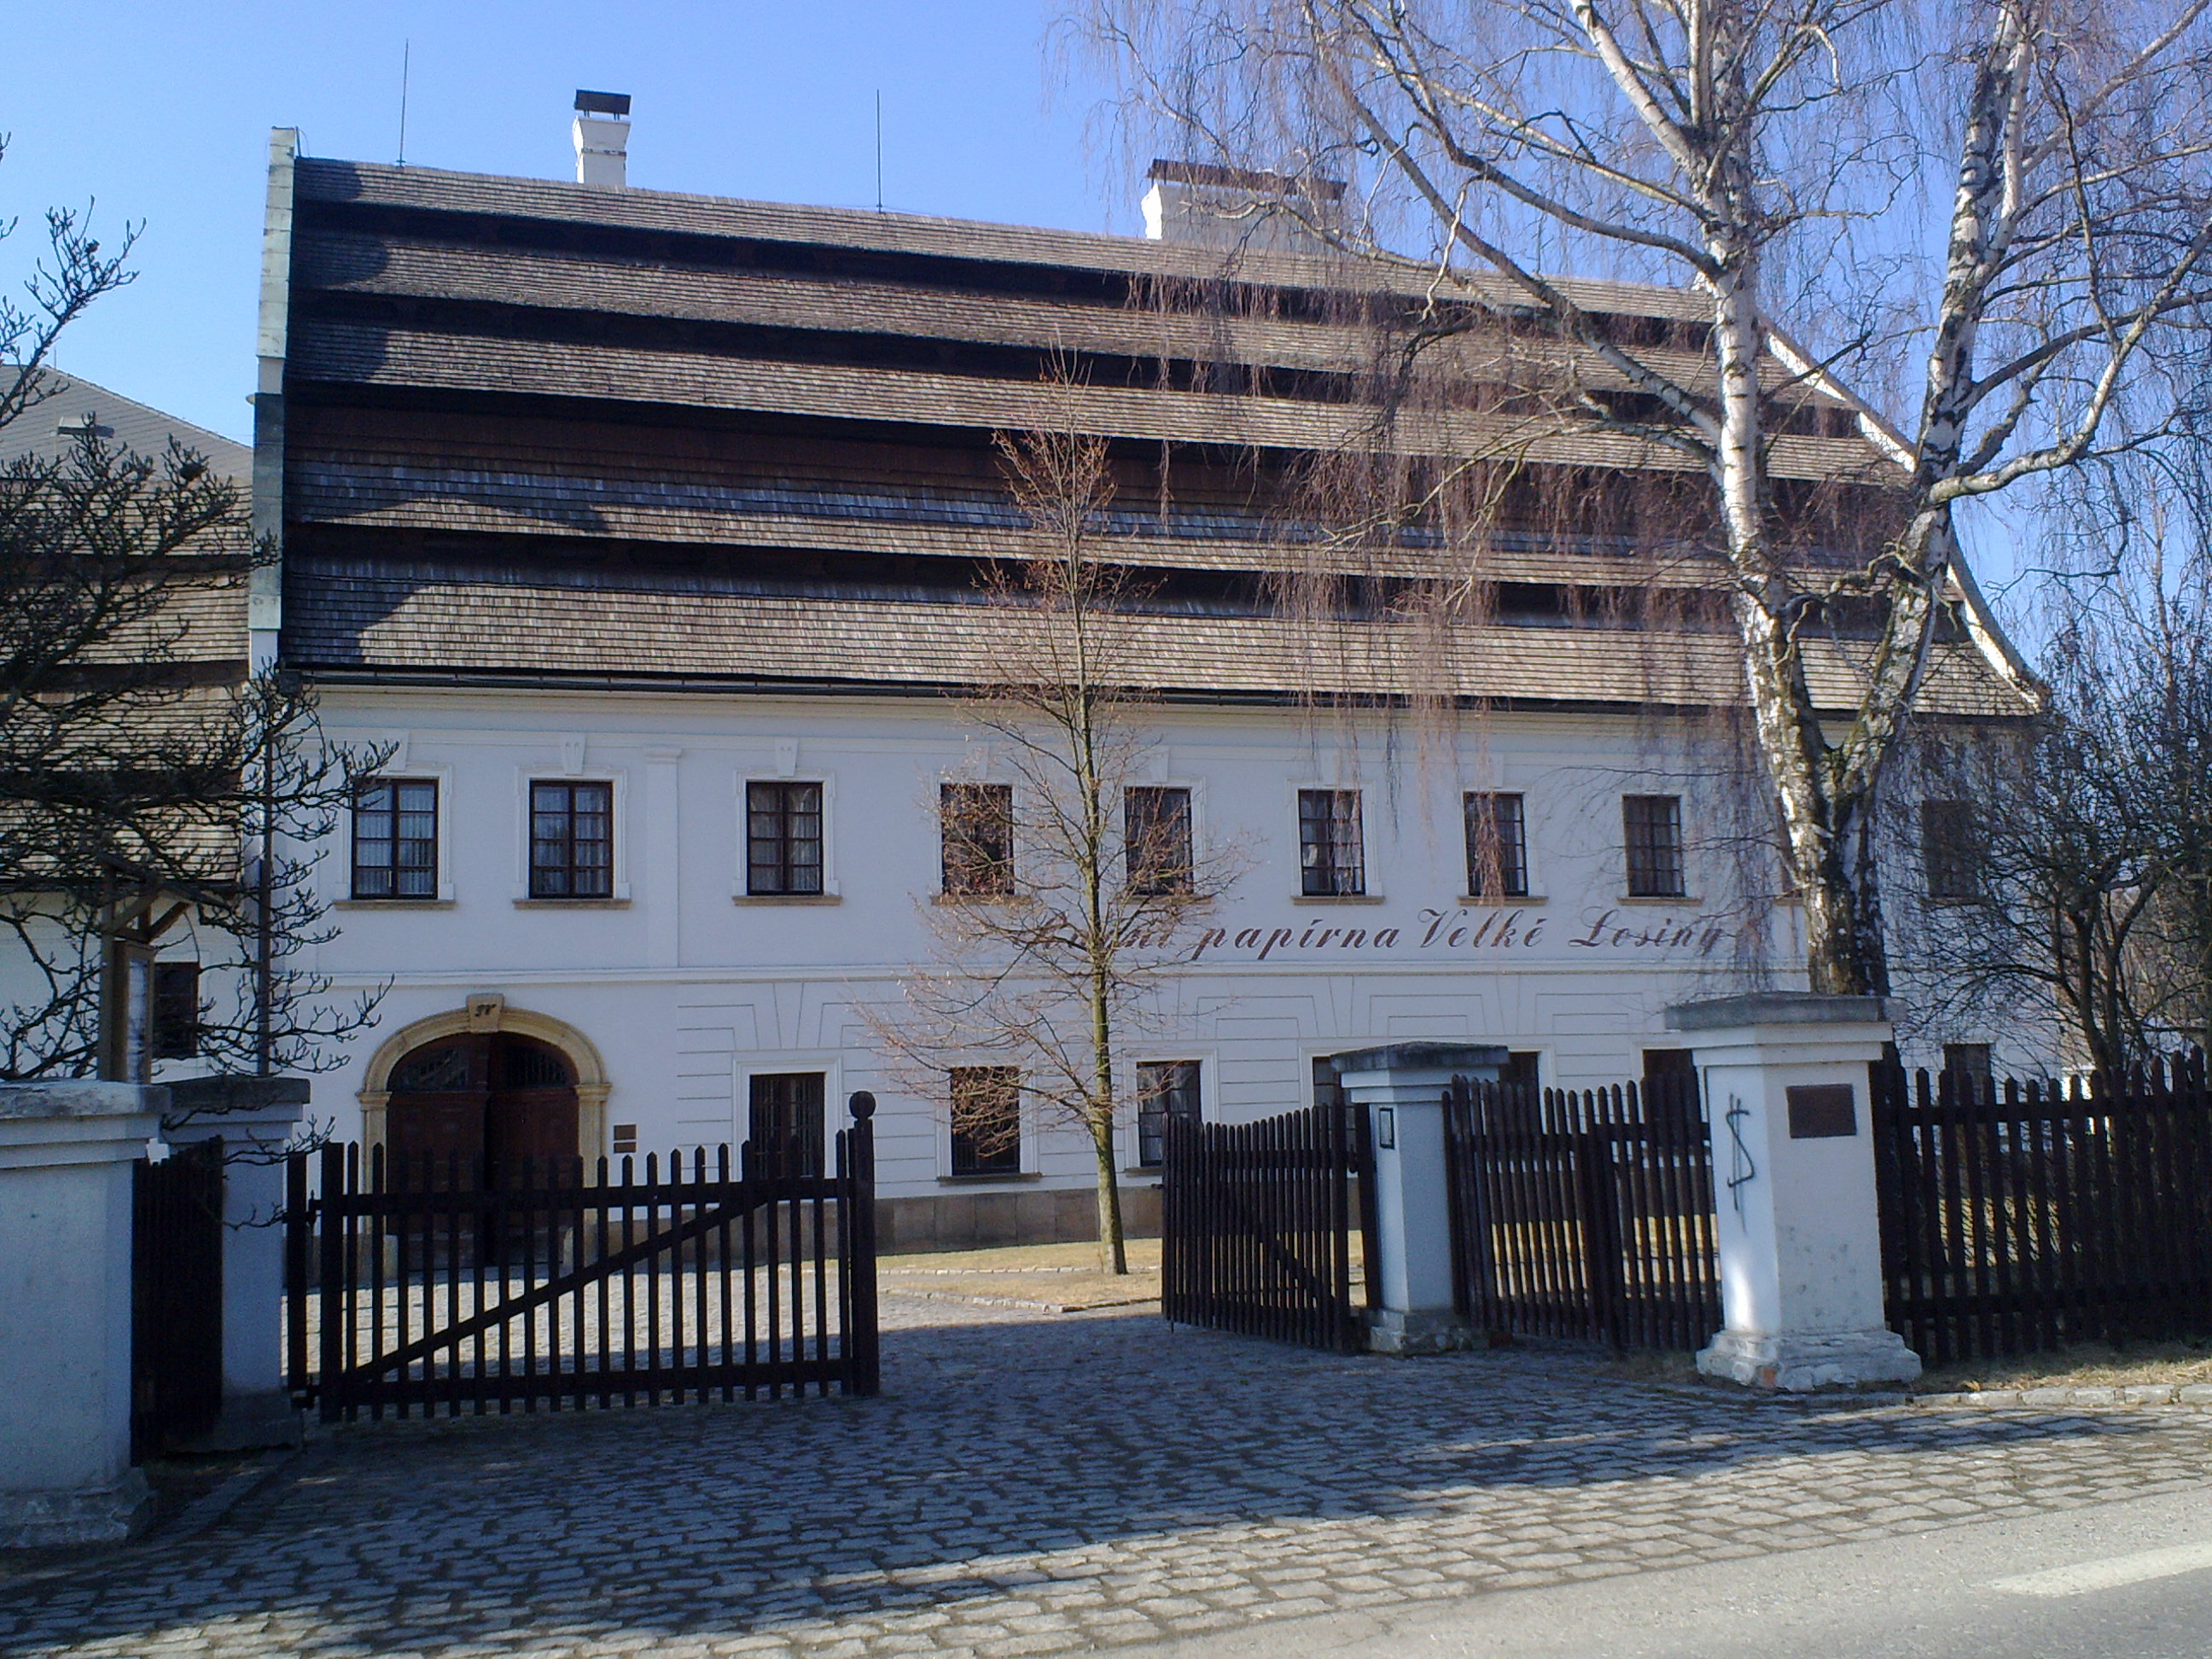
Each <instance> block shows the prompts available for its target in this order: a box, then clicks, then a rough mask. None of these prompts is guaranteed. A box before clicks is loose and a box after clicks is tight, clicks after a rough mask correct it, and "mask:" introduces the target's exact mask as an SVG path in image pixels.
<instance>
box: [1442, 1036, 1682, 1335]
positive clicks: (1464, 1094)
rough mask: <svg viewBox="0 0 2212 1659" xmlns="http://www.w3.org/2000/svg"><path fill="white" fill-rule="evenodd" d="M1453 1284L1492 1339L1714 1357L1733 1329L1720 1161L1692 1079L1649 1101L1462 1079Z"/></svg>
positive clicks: (1452, 1105) (1452, 1118) (1637, 1095)
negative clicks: (1716, 1194) (1559, 1340)
mask: <svg viewBox="0 0 2212 1659" xmlns="http://www.w3.org/2000/svg"><path fill="white" fill-rule="evenodd" d="M1444 1156H1445V1164H1446V1171H1447V1176H1448V1179H1449V1184H1450V1193H1451V1231H1452V1285H1453V1291H1454V1298H1455V1302H1456V1303H1457V1304H1458V1308H1459V1313H1460V1316H1461V1317H1462V1318H1463V1319H1466V1320H1467V1321H1468V1322H1470V1323H1471V1324H1474V1325H1475V1326H1476V1327H1478V1328H1482V1329H1486V1330H1490V1331H1493V1332H1498V1333H1501V1334H1522V1335H1530V1336H1557V1337H1573V1338H1583V1339H1594V1340H1603V1341H1606V1342H1609V1343H1611V1344H1612V1345H1613V1346H1614V1347H1615V1348H1616V1349H1621V1348H1628V1347H1648V1348H1673V1349H1677V1350H1683V1349H1691V1348H1699V1347H1703V1346H1705V1343H1706V1342H1708V1341H1709V1340H1711V1338H1712V1335H1713V1333H1714V1332H1715V1331H1717V1330H1718V1329H1719V1328H1720V1324H1721V1297H1720V1262H1719V1254H1718V1247H1717V1242H1716V1240H1715V1237H1714V1224H1713V1182H1712V1154H1711V1147H1710V1146H1709V1145H1708V1142H1707V1138H1706V1133H1705V1123H1704V1121H1703V1119H1702V1116H1701V1115H1700V1114H1699V1109H1698V1100H1697V1089H1696V1082H1695V1079H1684V1080H1681V1081H1675V1080H1673V1079H1668V1080H1666V1081H1663V1082H1655V1083H1654V1084H1652V1085H1649V1086H1647V1087H1645V1088H1643V1089H1639V1088H1638V1085H1635V1084H1633V1083H1629V1084H1620V1085H1614V1086H1613V1087H1611V1088H1607V1089H1591V1090H1586V1091H1581V1092H1577V1091H1572V1090H1559V1089H1547V1090H1545V1091H1542V1093H1541V1095H1540V1094H1538V1093H1537V1091H1534V1090H1533V1089H1529V1088H1527V1087H1525V1086H1522V1085H1513V1084H1505V1083H1477V1082H1473V1081H1471V1080H1469V1079H1466V1078H1458V1079H1454V1080H1453V1084H1452V1086H1451V1089H1450V1091H1449V1092H1448V1093H1447V1095H1446V1096H1445V1099H1444Z"/></svg>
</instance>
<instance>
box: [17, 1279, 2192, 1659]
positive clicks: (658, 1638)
mask: <svg viewBox="0 0 2212 1659" xmlns="http://www.w3.org/2000/svg"><path fill="white" fill-rule="evenodd" d="M888 1310H889V1313H890V1318H889V1319H888V1320H887V1323H888V1324H889V1325H890V1327H891V1329H890V1330H887V1332H886V1336H885V1341H884V1353H885V1364H886V1389H887V1391H886V1394H885V1395H884V1398H883V1399H881V1400H878V1401H840V1400H830V1401H806V1402H804V1403H791V1402H786V1403H783V1404H781V1405H766V1404H763V1405H757V1406H750V1407H748V1406H744V1405H742V1404H740V1405H736V1406H729V1407H721V1406H716V1407H704V1408H701V1407H687V1408H683V1409H672V1408H662V1409H660V1410H658V1411H643V1410H641V1411H633V1412H612V1413H586V1414H581V1415H576V1414H562V1415H561V1416H557V1417H556V1416H550V1415H547V1416H540V1417H537V1418H515V1419H484V1420H480V1421H478V1420H468V1419H464V1420H463V1421H461V1422H459V1423H458V1424H453V1425H447V1424H436V1425H423V1424H420V1423H411V1424H404V1425H383V1426H381V1427H378V1426H372V1425H364V1426H362V1427H360V1428H356V1429H348V1430H343V1431H338V1432H335V1433H332V1434H330V1435H327V1436H325V1437H321V1438H320V1439H319V1440H318V1441H317V1442H316V1443H314V1444H313V1445H312V1446H311V1447H310V1448H309V1449H308V1450H307V1453H306V1454H305V1455H302V1456H301V1457H300V1458H298V1459H297V1460H295V1461H294V1462H290V1463H289V1464H287V1465H285V1466H284V1467H283V1468H282V1469H281V1470H280V1471H279V1472H278V1473H277V1474H275V1475H274V1476H272V1477H271V1478H270V1480H269V1481H268V1482H267V1483H266V1484H265V1485H264V1486H262V1487H261V1488H259V1489H258V1490H257V1491H256V1492H254V1493H253V1494H252V1496H250V1497H249V1498H246V1499H245V1500H244V1501H242V1502H241V1503H240V1504H239V1505H238V1507H237V1508H236V1509H235V1510H233V1511H232V1513H231V1514H230V1515H229V1516H228V1518H227V1519H226V1520H224V1521H223V1522H221V1523H219V1524H217V1525H216V1526H214V1527H211V1528H208V1529H206V1530H204V1531H202V1532H200V1533H198V1534H197V1535H192V1536H178V1535H174V1534H172V1535H170V1536H168V1537H167V1538H163V1537H160V1536H157V1537H155V1539H153V1540H151V1541H148V1542H146V1543H143V1544H141V1545H138V1546H135V1547H131V1548H129V1549H126V1550H124V1551H121V1552H118V1553H114V1554H112V1555H111V1556H109V1557H106V1558H105V1559H103V1560H101V1561H99V1562H96V1563H92V1564H86V1565H75V1566H70V1567H67V1568H64V1569H58V1570H52V1571H40V1572H39V1573H36V1574H33V1575H30V1576H18V1577H15V1578H14V1579H12V1580H9V1579H0V1653H5V1654H9V1655H39V1656H60V1655H71V1656H76V1655H93V1654H99V1655H139V1654H163V1655H167V1654H172V1653H173V1654H179V1655H181V1654H206V1655H210V1656H216V1659H270V1656H277V1655H286V1656H289V1655H303V1656H312V1659H342V1656H343V1659H352V1656H370V1655H375V1656H399V1655H422V1656H432V1655H437V1656H452V1659H461V1656H471V1659H477V1656H509V1655H513V1656H523V1655H527V1656H546V1659H552V1656H564V1659H565V1656H580V1655H604V1654H616V1653H627V1652H632V1651H636V1652H651V1653H653V1654H654V1655H655V1656H664V1659H704V1656H710V1655H712V1656H720V1655H734V1654H791V1655H798V1656H807V1659H843V1656H854V1659H858V1656H871V1659H872V1656H888V1655H893V1654H903V1653H929V1654H936V1655H945V1656H951V1659H958V1656H963V1655H976V1656H997V1655H1001V1654H1007V1655H1011V1654H1028V1653H1054V1652H1068V1651H1080V1650H1088V1649H1091V1648H1096V1647H1102V1646H1114V1645H1121V1644H1142V1643H1147V1642H1152V1643H1157V1642H1158V1641H1160V1640H1162V1639H1163V1638H1188V1637H1192V1636H1200V1635H1205V1634H1208V1633H1211V1632H1232V1633H1233V1632H1239V1631H1242V1630H1243V1629H1244V1628H1245V1627H1246V1626H1249V1625H1251V1624H1252V1622H1253V1621H1255V1620H1300V1619H1310V1618H1312V1617H1313V1616H1315V1615H1328V1616H1339V1617H1341V1616H1352V1615H1360V1614H1364V1613H1369V1612H1370V1611H1371V1610H1374V1609H1378V1608H1379V1609H1383V1610H1385V1611H1386V1612H1389V1613H1392V1614H1393V1615H1394V1616H1395V1615H1397V1614H1402V1613H1405V1612H1406V1611H1407V1608H1408V1607H1413V1606H1415V1605H1417V1604H1420V1603H1433V1604H1435V1605H1436V1606H1437V1607H1439V1608H1443V1607H1453V1606H1457V1605H1459V1604H1461V1603H1462V1602H1464V1601H1466V1600H1467V1599H1468V1598H1469V1597H1480V1596H1484V1595H1488V1594H1489V1593H1491V1592H1493V1591H1497V1590H1500V1589H1508V1588H1515V1587H1528V1586H1547V1585H1554V1586H1556V1585H1564V1584H1570V1583H1574V1582H1575V1581H1577V1580H1580V1579H1584V1578H1602V1577H1613V1576H1618V1575H1626V1574H1648V1573H1650V1571H1652V1570H1654V1569H1659V1568H1675V1567H1687V1568H1692V1569H1695V1568H1698V1567H1699V1566H1701V1565H1708V1564H1713V1563H1721V1562H1742V1561H1754V1562H1755V1560H1756V1559H1757V1558H1761V1557H1765V1556H1771V1555H1775V1554H1778V1553H1784V1552H1791V1551H1801V1550H1806V1549H1808V1548H1811V1547H1816V1546H1822V1545H1832V1544H1858V1545H1869V1544H1878V1543H1881V1541H1894V1540H1897V1539H1899V1538H1901V1537H1905V1536H1906V1535H1908V1534H1915V1533H1922V1532H1927V1531H1930V1530H1934V1529H1939V1528H1953V1527H1957V1526H1959V1525H1961V1524H1962V1523H1966V1522H1983V1521H1992V1520H1996V1521H2005V1520H2012V1521H2019V1520H2026V1519H2031V1518H2033V1517H2035V1516H2065V1515H2067V1514H2069V1513H2071V1512H2086V1511H2088V1510H2091V1509H2093V1507H2095V1506H2099V1505H2109V1504H2120V1503H2126V1502H2140V1501H2142V1500H2144V1499H2147V1498H2154V1497H2157V1496H2158V1495H2160V1494H2168V1495H2172V1496H2173V1497H2174V1498H2175V1499H2176V1501H2178V1502H2202V1503H2204V1504H2206V1505H2207V1506H2208V1507H2212V1413H2206V1412H2204V1411H2203V1410H2201V1409H2197V1408H2190V1407H2160V1408H2148V1409H2143V1410H2136V1411H2114V1412H2106V1413H2095V1414H2073V1415H2065V1414H2055V1413H2029V1412H2006V1413H1987V1414H1983V1413H1973V1414H1968V1413H1935V1412H1917V1413H1916V1412H1906V1411H1904V1410H1901V1409H1895V1408H1891V1409H1869V1408H1866V1407H1824V1408H1818V1409H1811V1410H1808V1409H1806V1408H1804V1407H1799V1406H1795V1405H1790V1404H1784V1403H1779V1402H1757V1401H1747V1400H1743V1399H1740V1398H1735V1397H1715V1396H1708V1395H1702V1394H1668V1393H1662V1392H1659V1391H1656V1390H1650V1389H1639V1388H1635V1387H1632V1386H1630V1385H1627V1384H1623V1383H1599V1382H1593V1381H1591V1380H1589V1378H1588V1376H1587V1375H1586V1370H1587V1362H1586V1361H1583V1360H1579V1359H1577V1358H1574V1357H1571V1356H1560V1355H1550V1356H1547V1355H1541V1354H1532V1353H1528V1352H1504V1353H1484V1354H1474V1355H1468V1356H1462V1357H1457V1358H1448V1359H1437V1360H1422V1361H1411V1362H1401V1361H1392V1360H1384V1359H1374V1358H1336V1357H1333V1356H1328V1355H1321V1354H1308V1353H1304V1352H1297V1351H1295V1350H1290V1349H1284V1348H1279V1347H1275V1346H1269V1345H1267V1344H1262V1343H1257V1342H1251V1341H1246V1340H1240V1339H1236V1338H1231V1337H1224V1336H1218V1335H1214V1334H1209V1333H1204V1332H1194V1331H1170V1330H1167V1329H1166V1328H1164V1327H1163V1326H1162V1325H1161V1324H1160V1322H1159V1321H1158V1318H1157V1317H1156V1316H1152V1315H1151V1314H1150V1313H1145V1312H1132V1313H1106V1314H1094V1315H1088V1316H1066V1315H1049V1314H1035V1313H1027V1312H1024V1311H1022V1310H980V1309H979V1310H962V1309H957V1308H955V1307H952V1306H951V1305H949V1304H942V1303H935V1304H933V1303H927V1302H921V1301H918V1300H917V1301H908V1300H905V1299H902V1298H896V1297H894V1298H891V1299H890V1302H889V1304H888ZM1660 1582H1662V1581H1661V1580H1660V1579H1658V1578H1642V1579H1639V1580H1638V1583H1647V1584H1656V1583H1660ZM1628 1593H1629V1594H1630V1595H1634V1594H1636V1593H1637V1587H1636V1585H1635V1584H1631V1585H1630V1586H1629V1587H1628ZM1494 1599H1495V1600H1496V1601H1497V1602H1498V1604H1499V1605H1504V1604H1506V1603H1508V1602H1511V1601H1518V1600H1519V1599H1520V1598H1514V1597H1506V1598H1494ZM1278 1628H1279V1629H1280V1630H1281V1631H1283V1632H1285V1637H1286V1638H1287V1637H1288V1635H1289V1634H1290V1633H1291V1632H1294V1631H1299V1630H1307V1629H1312V1628H1315V1627H1313V1626H1300V1625H1295V1624H1288V1623H1285V1624H1282V1625H1280V1626H1278ZM1446 1651H1449V1650H1446Z"/></svg>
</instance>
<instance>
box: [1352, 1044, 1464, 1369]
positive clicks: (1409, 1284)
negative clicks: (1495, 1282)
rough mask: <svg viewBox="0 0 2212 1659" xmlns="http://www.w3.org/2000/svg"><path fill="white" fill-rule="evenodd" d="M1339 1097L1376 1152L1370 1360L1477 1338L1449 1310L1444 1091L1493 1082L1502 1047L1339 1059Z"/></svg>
mask: <svg viewBox="0 0 2212 1659" xmlns="http://www.w3.org/2000/svg"><path fill="white" fill-rule="evenodd" d="M1334 1063H1335V1066H1336V1075H1337V1082H1338V1084H1339V1085H1340V1086H1341V1087H1342V1089H1343V1090H1344V1097H1345V1098H1346V1100H1347V1101H1349V1102H1350V1103H1352V1105H1354V1106H1355V1107H1358V1109H1361V1110H1363V1111H1364V1112H1365V1113H1366V1114H1367V1123H1368V1128H1369V1130H1370V1134H1371V1136H1372V1139H1373V1142H1374V1146H1375V1219H1376V1239H1375V1249H1376V1255H1377V1256H1378V1257H1379V1258H1380V1260H1379V1261H1378V1264H1377V1265H1378V1267H1379V1275H1378V1276H1379V1277H1380V1279H1381V1281H1382V1291H1383V1305H1382V1306H1381V1307H1379V1308H1370V1309H1369V1310H1368V1311H1367V1322H1368V1333H1367V1346H1369V1347H1370V1348H1371V1349H1372V1350H1373V1351H1374V1352H1376V1353H1395V1354H1415V1353H1439V1352H1443V1351H1444V1350H1446V1349H1449V1348H1458V1347H1464V1346H1467V1345H1468V1342H1469V1341H1470V1340H1473V1336H1474V1333H1473V1332H1472V1331H1470V1329H1469V1328H1468V1325H1467V1322H1465V1321H1464V1320H1462V1318H1461V1317H1460V1316H1459V1314H1458V1311H1457V1310H1455V1308H1454V1307H1453V1306H1452V1265H1451V1264H1452V1249H1451V1244H1452V1241H1451V1189H1450V1185H1449V1181H1448V1180H1447V1178H1446V1174H1445V1167H1444V1106H1443V1099H1444V1091H1445V1090H1446V1089H1447V1088H1449V1086H1450V1085H1451V1080H1452V1079H1454V1078H1455V1077H1468V1078H1474V1079H1478V1080H1480V1081H1483V1082H1493V1081H1495V1080H1496V1079H1497V1077H1498V1073H1499V1072H1501V1071H1502V1070H1503V1069H1504V1066H1505V1063H1506V1054H1505V1050H1504V1049H1503V1048H1492V1047H1491V1046H1489V1045H1487V1044H1482V1043H1467V1042H1394V1043H1390V1044H1389V1045H1388V1046H1386V1047H1383V1048H1362V1049H1359V1050H1358V1051H1357V1052H1355V1053H1352V1054H1338V1055H1337V1056H1335V1062H1334Z"/></svg>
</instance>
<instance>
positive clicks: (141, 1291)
mask: <svg viewBox="0 0 2212 1659" xmlns="http://www.w3.org/2000/svg"><path fill="white" fill-rule="evenodd" d="M222 1192H223V1174H222V1141H221V1140H220V1139H210V1140H204V1141H201V1142H199V1143H197V1145H194V1146H184V1147H179V1149H178V1150H176V1151H175V1152H172V1153H171V1154H170V1155H169V1156H168V1157H167V1158H165V1159H163V1160H162V1161H161V1163H159V1164H155V1163H149V1162H148V1161H146V1160H144V1159H141V1160H140V1161H139V1163H138V1164H137V1167H136V1168H135V1169H134V1170H132V1172H131V1460H132V1461H133V1462H139V1461H142V1460H143V1459H145V1458H148V1457H150V1456H152V1455H155V1453H157V1452H159V1451H161V1449H163V1448H164V1447H167V1446H172V1445H174V1444H176V1443H179V1442H180V1441H186V1440H191V1439H192V1438H194V1437H197V1436H199V1435H203V1434H205V1433H206V1432H207V1431H209V1430H210V1429H212V1428H213V1427H214V1426H215V1425H216V1419H217V1418H218V1417H220V1416H221V1415H222Z"/></svg>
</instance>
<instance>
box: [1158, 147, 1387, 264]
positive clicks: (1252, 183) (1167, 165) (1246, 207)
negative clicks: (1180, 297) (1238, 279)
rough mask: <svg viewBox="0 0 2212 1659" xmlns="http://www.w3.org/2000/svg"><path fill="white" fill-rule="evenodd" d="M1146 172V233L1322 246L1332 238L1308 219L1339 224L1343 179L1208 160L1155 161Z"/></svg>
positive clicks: (1307, 248)
mask: <svg viewBox="0 0 2212 1659" xmlns="http://www.w3.org/2000/svg"><path fill="white" fill-rule="evenodd" d="M1145 176H1146V178H1147V179H1151V180H1152V189H1150V190H1149V191H1146V192H1145V200H1144V204H1143V205H1144V210H1145V234H1146V235H1147V236H1149V237H1151V238H1152V240H1154V241H1156V242H1185V243H1192V244H1195V245H1197V246H1201V247H1223V248H1227V247H1254V248H1267V249H1271V250H1273V252H1279V253H1319V252H1323V251H1325V250H1326V248H1327V246H1328V243H1327V241H1326V240H1324V239H1323V238H1322V237H1319V236H1316V234H1314V232H1313V230H1312V229H1311V228H1310V225H1309V222H1311V223H1313V224H1319V225H1322V226H1327V227H1334V225H1335V224H1336V223H1337V222H1339V220H1340V216H1341V214H1342V212H1343V209H1342V206H1341V203H1342V201H1343V197H1344V186H1343V185H1341V184H1339V183H1338V182H1337V181H1336V180H1335V179H1297V178H1292V177H1291V176H1290V175H1289V174H1287V173H1255V172H1249V171H1247V170H1246V169H1244V168H1243V167H1214V166H1212V165H1210V164H1209V163H1207V162H1204V161H1154V162H1153V163H1152V166H1151V167H1148V168H1146V172H1145Z"/></svg>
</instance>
